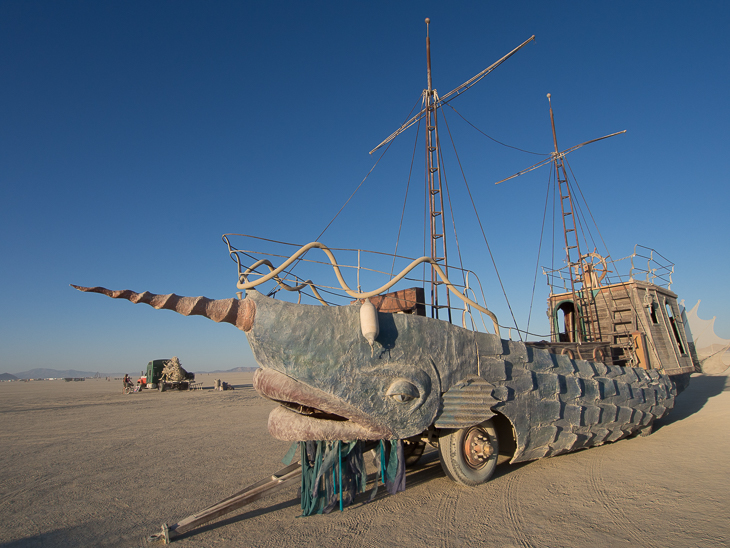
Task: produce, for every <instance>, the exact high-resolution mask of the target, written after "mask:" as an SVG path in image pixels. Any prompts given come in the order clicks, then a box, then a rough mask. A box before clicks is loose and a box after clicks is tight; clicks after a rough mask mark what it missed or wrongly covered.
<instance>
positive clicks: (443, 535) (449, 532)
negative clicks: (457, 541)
mask: <svg viewBox="0 0 730 548" xmlns="http://www.w3.org/2000/svg"><path fill="white" fill-rule="evenodd" d="M458 501H459V488H458V487H456V486H451V485H449V486H448V488H447V489H446V492H445V493H443V494H442V495H441V497H439V501H438V507H437V508H436V516H435V518H436V519H435V520H434V521H435V523H434V528H435V529H436V530H437V531H438V532H439V539H438V543H434V544H435V545H436V546H439V548H451V547H452V546H453V539H454V534H455V532H456V505H457V502H458Z"/></svg>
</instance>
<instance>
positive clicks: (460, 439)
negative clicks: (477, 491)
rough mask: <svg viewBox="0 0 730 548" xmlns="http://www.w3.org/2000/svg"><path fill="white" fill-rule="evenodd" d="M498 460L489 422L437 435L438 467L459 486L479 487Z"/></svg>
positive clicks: (491, 426)
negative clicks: (439, 464)
mask: <svg viewBox="0 0 730 548" xmlns="http://www.w3.org/2000/svg"><path fill="white" fill-rule="evenodd" d="M498 457H499V442H498V440H497V431H496V430H495V428H494V424H493V423H492V421H491V420H488V421H484V422H483V423H481V424H477V425H475V426H470V427H469V428H460V429H458V430H447V431H445V432H444V433H443V434H442V435H441V436H439V460H440V461H441V467H442V468H443V469H444V472H446V475H447V476H449V477H450V478H451V479H452V480H454V481H455V482H457V483H461V484H462V485H469V486H475V485H481V484H482V483H485V482H486V481H487V480H489V478H491V477H492V474H494V469H495V468H496V466H497V458H498Z"/></svg>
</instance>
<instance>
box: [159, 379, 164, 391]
mask: <svg viewBox="0 0 730 548" xmlns="http://www.w3.org/2000/svg"><path fill="white" fill-rule="evenodd" d="M157 390H159V391H160V392H164V391H165V383H164V382H162V381H160V382H159V383H158V384H157Z"/></svg>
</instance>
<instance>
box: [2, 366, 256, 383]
mask: <svg viewBox="0 0 730 548" xmlns="http://www.w3.org/2000/svg"><path fill="white" fill-rule="evenodd" d="M256 369H257V368H256V367H234V368H233V369H227V370H222V369H216V370H215V371H196V373H250V372H252V371H256ZM97 375H98V376H99V377H123V376H124V373H102V372H92V371H76V370H75V369H64V370H62V371H59V370H58V369H45V368H38V369H31V370H29V371H21V372H20V373H13V374H10V373H0V381H12V380H18V379H59V378H68V377H73V378H77V379H78V378H89V377H96V376H97Z"/></svg>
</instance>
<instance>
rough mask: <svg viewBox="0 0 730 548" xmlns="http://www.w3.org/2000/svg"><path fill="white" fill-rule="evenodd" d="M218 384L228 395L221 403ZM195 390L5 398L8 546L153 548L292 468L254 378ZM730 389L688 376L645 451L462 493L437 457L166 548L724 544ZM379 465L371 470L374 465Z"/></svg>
mask: <svg viewBox="0 0 730 548" xmlns="http://www.w3.org/2000/svg"><path fill="white" fill-rule="evenodd" d="M215 378H222V379H223V380H224V381H227V382H229V383H231V384H233V385H234V386H235V387H236V389H235V390H234V391H226V392H216V391H213V390H212V389H211V387H212V386H213V381H214V379H215ZM199 380H202V381H203V383H204V387H206V388H207V389H204V390H202V391H194V392H176V391H173V392H165V393H159V392H157V391H156V390H154V391H152V390H150V391H145V392H142V393H138V394H129V395H122V394H121V390H120V388H121V386H120V382H119V381H116V382H114V381H111V382H109V381H106V380H104V379H101V380H93V379H88V380H86V381H84V382H68V383H67V382H63V381H39V382H4V383H0V417H2V428H1V429H0V447H1V450H0V473H1V474H2V475H1V476H0V477H1V478H2V481H1V482H0V517H1V518H2V526H1V527H0V546H2V547H3V548H6V547H35V546H53V547H57V546H145V545H158V544H157V543H154V544H150V543H148V541H147V540H146V537H147V536H148V535H150V534H152V533H155V532H157V531H159V529H160V525H161V524H162V523H163V522H167V523H169V524H172V523H175V522H177V521H179V520H180V519H182V518H184V517H186V516H188V515H190V514H193V513H194V512H197V511H198V510H201V509H203V508H204V507H206V506H208V505H210V504H212V503H214V502H217V501H218V500H220V499H222V498H225V497H226V496H228V495H230V494H233V493H235V492H236V491H239V490H240V489H241V488H243V487H245V486H246V485H248V484H251V483H254V482H255V481H258V480H260V479H262V478H264V477H266V476H268V475H270V474H271V473H273V472H274V471H276V470H278V469H279V468H282V466H283V465H282V464H281V458H282V457H283V455H284V454H285V453H286V451H287V449H288V447H289V444H288V443H285V442H280V441H277V440H275V439H273V438H272V437H271V436H270V435H269V434H268V432H267V429H266V420H267V416H268V413H269V411H270V410H271V409H272V406H273V404H271V403H269V402H267V401H265V400H263V399H261V398H260V397H259V396H258V395H257V394H256V392H254V390H253V389H252V388H251V380H252V375H251V374H250V373H238V374H227V375H225V374H224V375H220V374H218V375H214V374H210V375H199ZM729 424H730V385H729V384H728V383H727V378H726V377H724V376H695V377H694V378H693V380H692V384H691V386H690V388H689V389H688V390H687V391H686V392H685V393H683V394H682V395H681V396H680V397H679V398H678V399H677V406H676V407H675V409H674V411H673V412H672V413H671V414H670V415H669V416H668V417H666V418H665V419H663V420H662V421H661V423H660V424H659V425H658V428H657V429H656V430H655V432H654V433H653V434H652V435H651V436H648V437H637V438H633V439H627V440H621V441H618V442H616V443H613V444H607V445H604V446H602V447H598V448H594V449H589V450H587V451H581V452H577V453H572V454H568V455H563V456H560V457H556V458H552V459H545V460H542V461H535V462H531V463H526V464H521V465H514V466H511V465H509V464H506V465H501V466H500V467H498V469H497V473H496V474H495V477H494V478H493V479H492V480H491V481H490V482H489V483H487V484H485V485H483V486H481V487H478V488H466V487H460V486H458V485H456V484H454V483H452V482H451V481H450V480H449V479H448V478H446V477H445V476H444V474H443V472H442V471H441V468H440V465H439V463H438V457H437V456H436V453H435V452H433V451H431V452H429V453H427V454H426V455H424V458H423V459H422V462H421V463H419V465H418V466H416V467H415V468H414V469H412V470H410V471H409V473H408V476H407V486H406V491H405V492H403V493H400V494H398V495H395V496H390V495H387V494H384V490H383V489H380V490H379V494H378V497H377V498H376V500H375V501H373V502H372V503H369V504H366V503H364V502H362V500H360V499H358V501H356V503H355V504H354V505H353V506H351V507H350V508H346V509H345V511H344V512H342V513H340V512H334V513H332V514H329V515H324V516H314V517H307V518H299V517H298V516H299V514H300V508H299V499H298V497H297V488H296V487H287V488H285V489H283V490H281V491H279V492H277V493H275V494H273V495H271V496H270V497H268V498H264V499H261V500H259V501H256V502H255V503H253V504H252V505H250V506H247V507H244V508H242V509H240V510H238V511H236V512H234V513H232V514H229V515H228V516H225V517H223V518H221V519H219V520H218V521H216V522H213V523H211V524H209V525H206V526H203V527H201V528H199V529H197V530H195V531H192V532H190V533H188V534H186V535H185V536H183V537H181V538H179V539H177V540H175V541H174V542H173V543H172V545H173V546H180V547H185V546H271V547H279V546H296V547H308V546H311V547H313V548H314V547H316V548H321V547H323V546H372V547H378V548H380V547H382V546H386V545H389V546H439V547H443V548H448V547H459V546H490V547H491V546H494V547H499V546H502V547H519V548H526V547H530V546H536V547H537V546H561V547H563V546H565V547H585V546H646V547H675V546H676V547H687V546H707V547H717V546H727V545H728V543H729V542H730V496H729V493H730V432H729V428H728V425H729ZM368 460H369V458H368Z"/></svg>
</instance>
